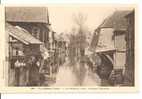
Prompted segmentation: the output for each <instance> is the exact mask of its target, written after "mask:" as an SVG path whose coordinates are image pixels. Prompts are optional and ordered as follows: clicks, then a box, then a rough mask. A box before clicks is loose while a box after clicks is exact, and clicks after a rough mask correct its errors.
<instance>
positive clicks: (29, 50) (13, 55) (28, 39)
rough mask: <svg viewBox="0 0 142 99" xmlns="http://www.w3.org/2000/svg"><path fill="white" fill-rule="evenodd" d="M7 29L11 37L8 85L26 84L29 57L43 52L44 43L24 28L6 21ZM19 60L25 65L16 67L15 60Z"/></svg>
mask: <svg viewBox="0 0 142 99" xmlns="http://www.w3.org/2000/svg"><path fill="white" fill-rule="evenodd" d="M5 29H6V33H7V34H8V37H9V39H8V44H9V48H8V50H9V67H8V72H9V75H8V78H9V79H8V85H11V86H25V85H26V81H27V77H26V71H25V67H26V63H27V61H28V60H27V59H28V58H29V56H31V55H40V54H41V53H40V45H41V44H42V42H41V41H39V40H38V39H36V38H35V37H34V36H32V35H31V34H30V33H29V32H28V31H26V30H24V29H23V28H20V27H17V26H12V25H10V24H8V23H6V25H5ZM17 60H18V61H20V62H21V63H22V64H23V65H20V67H16V66H15V62H16V61H17ZM23 67H24V68H23ZM22 69H23V70H22ZM21 70H22V71H21Z"/></svg>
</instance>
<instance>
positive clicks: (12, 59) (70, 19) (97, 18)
mask: <svg viewBox="0 0 142 99" xmlns="http://www.w3.org/2000/svg"><path fill="white" fill-rule="evenodd" d="M4 13H5V22H4V23H5V34H6V37H5V38H6V52H5V59H6V61H5V63H6V64H7V68H6V71H7V72H5V73H6V74H5V75H6V76H5V83H6V85H5V86H7V87H96V86H98V87H103V86H104V87H118V86H119V87H135V85H136V84H135V81H136V79H135V6H128V7H127V6H126V7H125V6H122V7H121V6H103V5H102V6H96V5H74V6H73V5H57V6H51V5H50V6H5V7H4Z"/></svg>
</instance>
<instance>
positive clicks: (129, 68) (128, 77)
mask: <svg viewBox="0 0 142 99" xmlns="http://www.w3.org/2000/svg"><path fill="white" fill-rule="evenodd" d="M126 19H127V23H128V27H127V33H126V71H125V78H124V83H125V84H127V85H132V86H134V85H135V83H134V81H135V80H134V73H135V72H134V71H135V68H134V66H135V61H134V60H135V57H134V56H135V53H134V52H135V45H134V44H135V42H134V41H135V11H134V10H133V11H131V12H130V13H129V14H127V15H126Z"/></svg>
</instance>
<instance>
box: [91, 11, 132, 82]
mask: <svg viewBox="0 0 142 99" xmlns="http://www.w3.org/2000/svg"><path fill="white" fill-rule="evenodd" d="M129 12H130V11H115V12H114V13H113V14H112V15H111V16H109V17H107V18H106V19H105V20H104V22H103V23H102V24H101V25H100V26H99V27H98V28H97V32H95V33H94V35H96V36H94V37H98V41H96V40H94V41H92V45H93V42H94V43H96V42H97V44H94V45H96V46H95V49H94V52H95V53H97V54H98V55H99V56H100V57H101V59H102V63H103V65H104V70H103V72H101V73H102V74H103V73H104V76H106V75H105V74H106V71H108V73H107V74H108V76H107V77H104V78H105V79H108V78H109V76H110V74H111V72H112V70H114V71H116V73H118V74H119V75H123V73H124V71H125V67H126V66H125V65H126V40H125V37H126V32H127V20H126V18H125V15H127V14H128V13H129ZM105 60H107V62H106V61H105ZM118 79H119V77H118ZM115 81H116V82H115V83H122V79H121V78H120V79H119V80H115ZM117 81H118V82H117Z"/></svg>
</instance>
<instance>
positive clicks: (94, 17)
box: [48, 5, 129, 33]
mask: <svg viewBox="0 0 142 99" xmlns="http://www.w3.org/2000/svg"><path fill="white" fill-rule="evenodd" d="M128 9H129V8H128V7H121V8H120V7H115V6H94V5H56V6H49V7H48V10H49V20H50V23H51V26H52V29H53V31H55V32H57V33H70V31H71V30H72V28H73V27H74V26H75V23H74V21H73V16H74V15H77V14H78V13H82V14H83V15H84V16H86V17H87V20H86V26H87V27H88V29H89V31H93V30H95V29H96V28H97V27H98V26H99V25H100V24H101V23H102V21H103V20H104V19H105V18H106V17H108V16H110V15H111V14H112V13H113V12H114V11H116V10H128Z"/></svg>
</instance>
